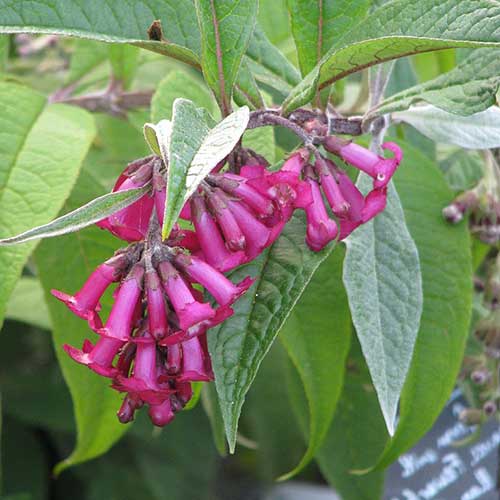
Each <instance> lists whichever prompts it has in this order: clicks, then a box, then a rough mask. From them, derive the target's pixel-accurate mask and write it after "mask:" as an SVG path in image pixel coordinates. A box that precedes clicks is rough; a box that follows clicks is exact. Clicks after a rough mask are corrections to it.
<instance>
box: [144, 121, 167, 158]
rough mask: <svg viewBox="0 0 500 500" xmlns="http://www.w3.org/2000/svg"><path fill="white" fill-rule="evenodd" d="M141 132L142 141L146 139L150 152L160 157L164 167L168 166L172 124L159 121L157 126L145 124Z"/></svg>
mask: <svg viewBox="0 0 500 500" xmlns="http://www.w3.org/2000/svg"><path fill="white" fill-rule="evenodd" d="M143 132H144V139H146V142H147V144H148V146H149V148H150V149H151V152H152V153H153V154H155V155H158V156H161V157H162V159H163V162H164V163H165V165H168V157H169V147H170V146H169V145H170V134H171V133H172V122H171V121H170V120H160V121H159V122H158V123H157V124H154V123H145V124H144V127H143Z"/></svg>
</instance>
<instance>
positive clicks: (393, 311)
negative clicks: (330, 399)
mask: <svg viewBox="0 0 500 500" xmlns="http://www.w3.org/2000/svg"><path fill="white" fill-rule="evenodd" d="M402 168H405V166H403V167H402ZM371 183H372V181H371V179H370V178H369V177H368V176H366V175H361V176H360V179H359V181H358V186H359V187H360V190H361V191H362V192H365V191H366V190H368V189H369V187H370V185H371ZM346 246H347V252H346V257H345V262H344V284H345V287H346V290H347V296H348V297H349V307H350V309H351V315H352V321H353V323H354V326H355V328H356V333H357V336H358V339H359V341H360V343H361V347H362V349H363V354H364V356H365V359H366V362H367V364H368V368H369V369H370V374H371V376H372V380H373V384H374V386H375V389H376V391H377V395H378V398H379V402H380V407H381V409H382V414H383V415H384V418H385V422H386V425H387V430H388V431H389V434H390V435H393V434H394V429H395V419H396V411H397V408H398V402H399V397H400V394H401V390H402V388H403V384H404V381H405V378H406V375H407V373H408V368H409V366H410V362H411V359H412V353H413V347H414V345H415V339H416V337H417V332H418V327H419V324H420V316H421V314H422V300H423V299H422V279H421V274H420V263H419V256H418V251H417V248H416V246H415V242H414V241H413V239H412V237H411V235H410V233H409V232H408V229H407V227H406V224H405V218H404V214H403V209H402V207H401V203H400V200H399V197H398V194H397V192H396V190H395V188H394V186H393V185H392V183H391V184H389V187H388V194H387V207H386V209H385V210H384V211H383V212H382V213H381V214H380V215H379V216H377V217H376V218H375V219H373V220H372V221H370V222H368V223H367V224H365V225H363V226H361V227H359V228H358V229H357V230H356V231H355V232H354V233H352V234H351V235H350V236H349V238H347V240H346Z"/></svg>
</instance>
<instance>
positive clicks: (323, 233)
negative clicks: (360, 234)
mask: <svg viewBox="0 0 500 500" xmlns="http://www.w3.org/2000/svg"><path fill="white" fill-rule="evenodd" d="M306 182H307V183H308V184H309V187H310V189H311V195H312V202H311V203H310V204H309V205H308V206H307V207H306V208H305V212H306V219H307V230H306V243H307V244H308V246H309V247H310V248H311V249H312V250H314V251H315V252H319V251H320V250H321V249H322V248H324V247H325V246H326V245H327V244H328V243H329V242H330V241H332V240H334V239H335V238H336V237H337V234H338V228H337V224H336V223H335V221H334V220H332V219H330V217H329V216H328V213H327V211H326V207H325V204H324V202H323V197H322V195H321V191H320V189H319V186H318V183H317V182H316V181H315V180H314V179H312V178H310V177H308V178H307V179H306Z"/></svg>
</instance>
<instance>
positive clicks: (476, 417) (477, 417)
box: [458, 408, 484, 425]
mask: <svg viewBox="0 0 500 500" xmlns="http://www.w3.org/2000/svg"><path fill="white" fill-rule="evenodd" d="M458 419H459V420H460V422H462V424H465V425H478V424H480V423H481V422H482V421H483V420H484V415H483V411H482V410H478V409H477V408H467V409H465V410H462V411H461V412H460V415H459V416H458Z"/></svg>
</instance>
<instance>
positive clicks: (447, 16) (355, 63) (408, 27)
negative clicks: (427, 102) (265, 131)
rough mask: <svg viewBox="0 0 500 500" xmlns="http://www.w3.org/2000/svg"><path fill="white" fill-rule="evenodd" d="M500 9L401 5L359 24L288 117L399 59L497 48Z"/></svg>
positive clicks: (476, 0) (400, 0)
mask: <svg viewBox="0 0 500 500" xmlns="http://www.w3.org/2000/svg"><path fill="white" fill-rule="evenodd" d="M498 16H500V6H498V5H497V4H496V3H494V2H491V1H490V0H461V1H460V2H457V1H456V0H442V1H439V2H437V1H436V0H420V1H419V2H418V3H415V2H413V1H412V0H395V1H393V2H389V3H387V4H385V5H383V6H381V7H380V8H378V9H377V10H376V11H374V12H373V13H372V14H371V15H370V16H369V17H368V18H367V19H366V20H365V21H362V22H361V23H359V24H358V25H356V26H355V27H354V28H353V29H352V30H351V31H350V32H349V33H347V34H346V35H345V36H344V37H342V39H341V40H339V41H338V42H337V43H336V44H335V45H334V46H333V47H332V48H331V49H330V50H329V51H328V52H327V53H326V54H325V56H324V57H323V58H322V60H321V61H320V62H319V64H318V65H317V66H316V68H314V69H313V70H312V71H311V72H310V73H309V74H308V75H307V77H306V78H305V79H304V80H303V81H302V82H301V83H300V84H299V85H297V86H296V87H295V88H294V89H293V90H292V92H291V93H290V95H289V96H288V97H287V99H286V100H285V102H284V103H283V109H284V111H285V112H286V113H289V112H291V111H293V109H295V108H297V107H299V106H302V105H303V104H306V103H307V102H308V100H310V99H311V96H314V95H315V92H316V86H318V87H319V89H320V90H321V89H323V88H325V87H327V86H329V85H330V84H332V83H333V82H335V81H337V80H340V79H341V78H344V77H345V76H347V75H349V74H351V73H354V72H356V71H359V70H361V69H364V68H366V67H369V66H373V65H375V64H379V63H381V62H384V61H389V60H391V59H396V58H398V57H403V56H408V55H412V54H418V53H421V52H428V51H433V50H441V49H447V48H454V47H474V48H479V47H488V46H491V47H495V46H499V44H500V42H499V41H498V38H497V37H496V35H495V33H496V32H497V30H498Z"/></svg>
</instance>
